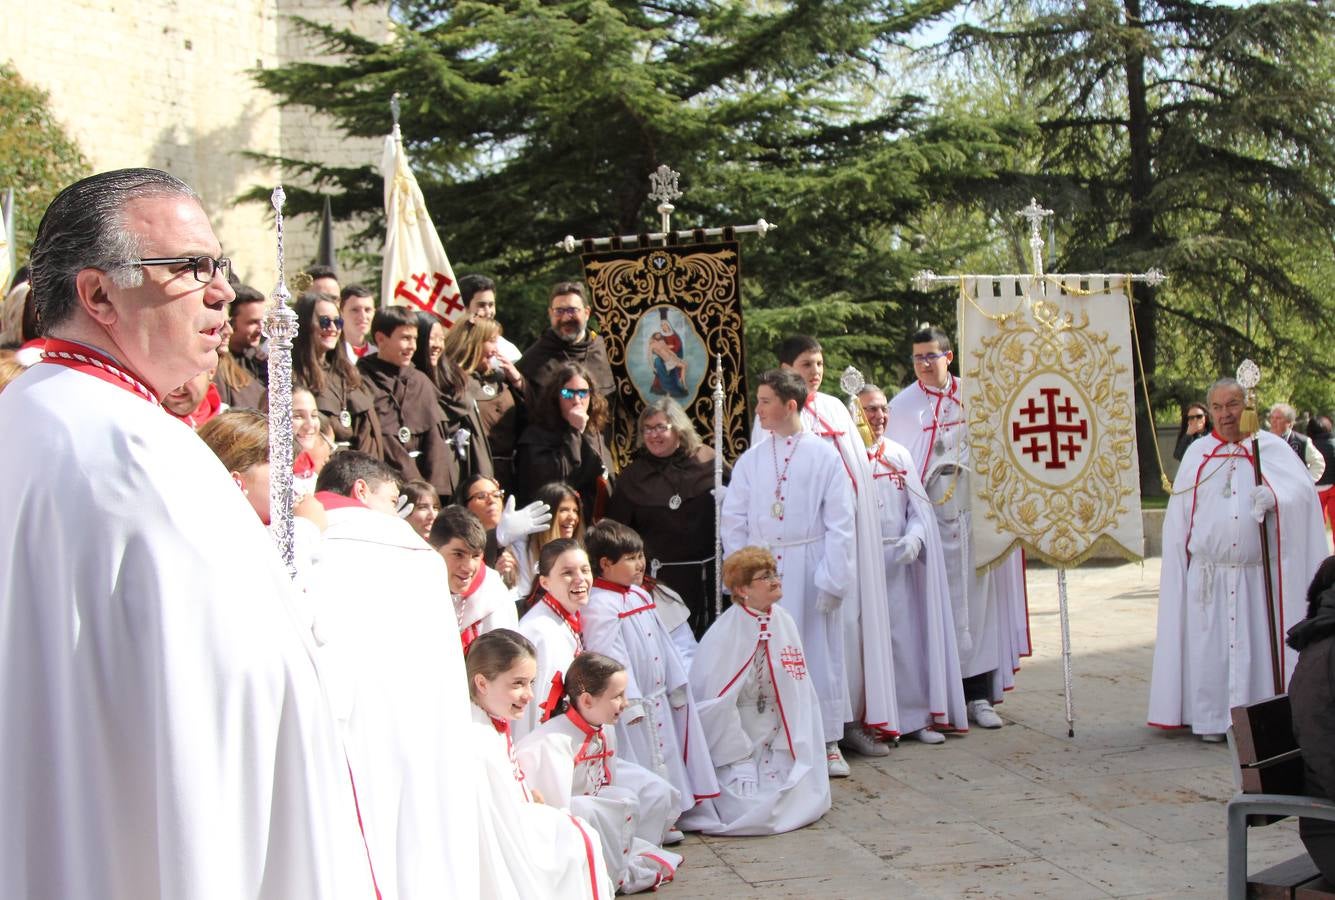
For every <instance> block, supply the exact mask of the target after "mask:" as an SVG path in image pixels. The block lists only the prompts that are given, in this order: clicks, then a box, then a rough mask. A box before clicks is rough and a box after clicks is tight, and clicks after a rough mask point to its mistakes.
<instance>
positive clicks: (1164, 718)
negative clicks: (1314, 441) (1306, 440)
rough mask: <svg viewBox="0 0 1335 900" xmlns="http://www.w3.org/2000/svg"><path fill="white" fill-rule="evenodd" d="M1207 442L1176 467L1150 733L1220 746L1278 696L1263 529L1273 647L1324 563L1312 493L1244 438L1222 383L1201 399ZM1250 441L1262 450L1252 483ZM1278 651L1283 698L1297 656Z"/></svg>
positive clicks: (1272, 440) (1292, 459)
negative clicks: (1241, 717) (1172, 732)
mask: <svg viewBox="0 0 1335 900" xmlns="http://www.w3.org/2000/svg"><path fill="white" fill-rule="evenodd" d="M1206 402H1207V403H1209V407H1210V420H1211V421H1212V422H1213V423H1214V431H1212V432H1211V433H1210V434H1208V435H1206V436H1204V437H1202V438H1200V439H1199V440H1196V441H1194V442H1193V443H1192V444H1191V446H1190V447H1189V448H1188V449H1187V452H1186V454H1185V455H1184V456H1183V457H1182V466H1181V468H1179V469H1178V474H1177V478H1176V479H1175V480H1174V482H1173V495H1172V497H1170V498H1169V500H1168V511H1167V513H1166V514H1165V516H1164V529H1163V537H1164V544H1163V552H1164V558H1163V571H1162V575H1161V577H1160V583H1159V619H1158V632H1157V636H1156V638H1155V642H1154V668H1153V672H1152V675H1151V677H1150V706H1149V724H1150V725H1153V726H1155V727H1158V728H1181V727H1186V726H1190V728H1191V730H1192V732H1193V733H1195V734H1198V735H1200V736H1201V739H1202V740H1206V741H1212V742H1213V741H1222V740H1224V734H1225V732H1226V731H1227V730H1228V727H1229V709H1230V707H1233V706H1241V705H1244V704H1247V703H1251V702H1253V701H1256V700H1261V699H1263V698H1265V697H1269V696H1271V695H1272V694H1274V693H1275V692H1276V689H1275V685H1274V677H1273V672H1272V670H1271V656H1270V653H1271V650H1270V648H1269V646H1268V645H1269V641H1270V633H1269V626H1268V625H1267V624H1266V616H1267V610H1266V599H1265V584H1264V579H1265V578H1266V575H1267V573H1266V572H1265V570H1264V567H1263V566H1262V564H1261V563H1262V558H1261V535H1260V529H1259V528H1258V522H1263V521H1267V520H1269V524H1267V526H1266V527H1267V531H1268V532H1269V541H1270V563H1271V566H1272V568H1273V569H1274V571H1273V573H1271V576H1270V577H1271V578H1272V583H1273V585H1274V591H1275V606H1276V609H1275V613H1276V621H1275V629H1276V635H1277V636H1278V638H1279V640H1280V641H1282V640H1283V636H1284V633H1285V632H1286V631H1287V630H1288V628H1289V627H1291V626H1292V625H1293V624H1294V623H1296V622H1299V621H1301V620H1302V618H1303V616H1304V615H1305V613H1306V599H1305V591H1306V589H1307V585H1308V584H1309V583H1310V582H1311V580H1312V575H1313V573H1315V572H1316V570H1317V567H1318V566H1319V565H1320V564H1321V561H1322V560H1323V559H1324V558H1325V555H1326V535H1325V529H1324V528H1323V527H1322V524H1321V509H1320V505H1319V503H1318V502H1317V496H1316V489H1315V488H1314V487H1313V486H1312V479H1311V477H1310V476H1309V475H1308V473H1307V469H1306V467H1305V466H1304V465H1303V462H1302V460H1301V459H1299V458H1298V456H1297V455H1296V454H1294V453H1293V451H1292V450H1290V449H1289V447H1288V445H1287V444H1286V443H1285V442H1284V440H1283V439H1282V438H1279V437H1276V436H1275V435H1273V434H1270V433H1269V432H1266V431H1259V432H1257V433H1255V434H1253V435H1246V434H1244V433H1243V432H1242V428H1241V422H1240V420H1241V416H1242V411H1243V408H1244V402H1245V401H1244V397H1243V391H1242V388H1241V387H1239V386H1238V383H1237V382H1236V381H1234V380H1233V379H1231V378H1225V379H1221V380H1219V381H1217V382H1215V384H1214V385H1213V386H1212V387H1211V388H1210V391H1209V393H1207V395H1206ZM1251 438H1255V439H1256V440H1257V441H1258V442H1259V444H1260V452H1261V471H1262V475H1263V484H1262V486H1259V487H1258V486H1257V484H1256V474H1255V470H1254V468H1253V463H1252V459H1253V456H1252V454H1253V448H1252V442H1251ZM1276 652H1282V653H1283V656H1282V657H1281V666H1280V676H1281V684H1280V687H1279V691H1280V692H1283V691H1284V690H1286V688H1287V685H1288V676H1289V675H1291V674H1292V672H1293V667H1294V665H1295V664H1296V663H1297V653H1296V652H1295V651H1294V650H1293V649H1292V648H1288V647H1282V645H1281V647H1277V648H1276Z"/></svg>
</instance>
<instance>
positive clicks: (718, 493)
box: [709, 484, 728, 503]
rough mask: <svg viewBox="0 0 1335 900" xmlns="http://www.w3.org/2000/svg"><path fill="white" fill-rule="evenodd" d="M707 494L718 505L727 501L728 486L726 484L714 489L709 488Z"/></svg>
mask: <svg viewBox="0 0 1335 900" xmlns="http://www.w3.org/2000/svg"><path fill="white" fill-rule="evenodd" d="M709 493H710V495H712V496H713V498H714V499H715V500H717V501H718V502H719V503H722V502H723V501H724V500H726V499H728V486H727V485H726V484H722V485H719V486H718V487H716V488H710V489H709Z"/></svg>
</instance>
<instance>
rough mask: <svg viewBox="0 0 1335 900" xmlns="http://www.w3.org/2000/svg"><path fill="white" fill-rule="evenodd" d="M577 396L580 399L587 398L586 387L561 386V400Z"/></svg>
mask: <svg viewBox="0 0 1335 900" xmlns="http://www.w3.org/2000/svg"><path fill="white" fill-rule="evenodd" d="M576 397H578V398H579V399H581V400H587V399H589V389H588V388H561V399H562V400H574V399H575V398H576Z"/></svg>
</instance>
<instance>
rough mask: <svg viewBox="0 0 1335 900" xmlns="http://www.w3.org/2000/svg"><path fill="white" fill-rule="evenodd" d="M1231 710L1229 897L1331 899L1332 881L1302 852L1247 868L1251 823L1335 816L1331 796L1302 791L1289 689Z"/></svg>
mask: <svg viewBox="0 0 1335 900" xmlns="http://www.w3.org/2000/svg"><path fill="white" fill-rule="evenodd" d="M1232 716H1233V739H1232V744H1233V752H1234V758H1235V761H1236V764H1237V773H1236V781H1237V783H1238V786H1239V791H1238V793H1237V794H1236V795H1235V796H1234V797H1233V799H1232V800H1230V801H1229V802H1228V896H1229V900H1246V898H1249V897H1256V898H1271V897H1273V898H1292V900H1299V898H1301V900H1322V898H1325V900H1335V887H1333V886H1332V885H1330V884H1329V883H1328V882H1326V880H1325V879H1323V878H1322V877H1321V874H1320V873H1319V872H1318V871H1317V868H1316V864H1315V863H1314V862H1312V859H1311V857H1309V856H1308V855H1307V854H1306V853H1303V854H1301V855H1299V856H1295V857H1294V858H1292V859H1290V860H1288V861H1287V862H1283V863H1280V864H1279V865H1277V866H1271V867H1270V868H1268V869H1266V870H1264V871H1262V872H1257V873H1256V874H1255V875H1250V876H1249V875H1248V874H1247V829H1248V828H1249V827H1252V826H1258V827H1259V826H1264V825H1270V824H1272V823H1274V822H1278V821H1280V820H1282V819H1285V818H1287V817H1289V816H1305V817H1308V818H1313V819H1329V820H1331V821H1335V802H1331V801H1329V800H1320V799H1317V798H1315V797H1306V796H1303V793H1302V791H1303V759H1302V750H1300V749H1299V748H1298V743H1297V742H1296V741H1295V740H1294V739H1293V717H1292V715H1291V713H1290V711H1289V698H1288V695H1287V694H1280V695H1279V696H1277V697H1271V698H1270V699H1268V700H1260V701H1258V702H1256V703H1250V704H1248V705H1246V706H1235V707H1234V708H1233V709H1232Z"/></svg>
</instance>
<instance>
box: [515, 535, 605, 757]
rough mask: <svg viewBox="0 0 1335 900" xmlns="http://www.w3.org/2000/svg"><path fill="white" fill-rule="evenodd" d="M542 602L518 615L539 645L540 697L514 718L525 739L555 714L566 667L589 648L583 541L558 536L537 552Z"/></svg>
mask: <svg viewBox="0 0 1335 900" xmlns="http://www.w3.org/2000/svg"><path fill="white" fill-rule="evenodd" d="M537 578H538V587H539V589H540V593H539V595H538V602H537V603H534V604H533V608H532V609H530V610H529V611H528V612H526V613H524V617H523V618H522V619H520V620H519V632H520V633H521V634H522V635H524V637H526V638H528V639H529V640H530V641H532V642H533V646H534V647H536V648H537V651H536V652H537V662H538V671H537V681H536V682H534V684H535V687H534V690H535V691H536V693H537V697H538V699H537V701H536V702H534V703H530V704H529V705H528V708H527V709H526V710H525V711H524V714H523V716H522V717H520V719H519V721H517V722H516V723H515V737H516V738H522V737H523V736H524V735H526V734H528V733H529V732H530V731H532V730H533V729H534V728H537V727H538V725H539V724H541V723H542V722H545V721H547V720H548V719H549V718H551V717H552V716H553V715H554V714H555V711H556V707H557V706H558V705H559V704H560V702H561V698H562V697H563V696H565V671H566V669H568V668H570V664H571V663H572V662H574V661H575V656H576V655H577V654H578V653H579V652H580V651H581V650H583V649H584V625H583V619H582V616H581V610H583V609H584V607H585V606H587V605H588V602H589V589H590V588H591V587H592V586H593V572H592V571H591V570H590V569H589V557H588V554H586V553H585V552H584V545H583V544H581V543H580V542H579V541H578V540H575V539H574V538H557V539H556V540H554V541H550V542H548V543H547V544H544V545H543V548H542V551H541V552H540V553H539V554H538V574H537Z"/></svg>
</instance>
